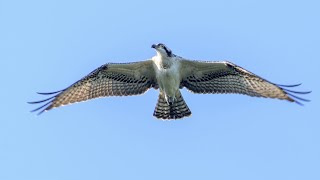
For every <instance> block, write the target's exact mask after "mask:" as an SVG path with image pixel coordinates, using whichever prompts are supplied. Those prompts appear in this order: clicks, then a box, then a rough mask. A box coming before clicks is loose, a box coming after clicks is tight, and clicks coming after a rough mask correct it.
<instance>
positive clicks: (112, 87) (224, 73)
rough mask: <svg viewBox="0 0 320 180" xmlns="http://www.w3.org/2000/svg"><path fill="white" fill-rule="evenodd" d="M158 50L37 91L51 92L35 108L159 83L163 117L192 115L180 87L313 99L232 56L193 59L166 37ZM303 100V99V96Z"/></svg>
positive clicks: (158, 107) (139, 90)
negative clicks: (237, 62) (167, 43)
mask: <svg viewBox="0 0 320 180" xmlns="http://www.w3.org/2000/svg"><path fill="white" fill-rule="evenodd" d="M151 47H152V48H154V49H155V50H156V52H157V54H156V56H154V57H152V58H151V59H149V60H146V61H141V62H133V63H122V64H120V63H109V64H105V65H102V66H101V67H99V68H97V69H96V70H94V71H92V72H91V73H90V74H88V75H87V76H85V77H83V78H82V79H80V80H79V81H77V82H75V83H74V84H72V85H71V86H69V87H68V88H66V89H63V90H61V91H56V92H50V93H38V94H41V95H53V96H52V97H50V98H48V99H45V100H41V101H35V102H29V103H31V104H38V103H45V104H44V105H42V106H41V107H39V108H37V109H35V110H33V111H32V112H34V111H40V112H39V114H41V113H42V112H44V111H48V110H50V109H52V108H56V107H59V106H62V105H67V104H72V103H76V102H81V101H86V100H89V99H94V98H99V97H107V96H130V95H138V94H143V93H145V92H146V91H147V90H148V89H150V88H154V89H159V91H160V93H159V98H158V102H157V105H156V108H155V110H154V113H153V115H154V116H155V117H156V118H158V119H180V118H183V117H187V116H190V115H191V111H190V109H189V107H188V106H187V104H186V102H185V101H184V99H183V97H182V95H181V92H180V89H182V88H183V87H186V88H187V89H188V90H190V91H191V92H193V93H201V94H207V93H212V94H220V93H237V94H244V95H249V96H255V97H264V98H277V99H281V100H288V101H290V102H296V103H298V104H301V102H300V101H309V100H307V99H303V98H301V97H298V96H297V95H296V94H307V93H310V92H311V91H309V92H298V91H292V90H289V89H287V88H291V87H296V86H299V85H300V84H296V85H279V84H274V83H271V82H270V81H267V80H265V79H263V78H261V77H259V76H257V75H255V74H253V73H251V72H249V71H247V70H245V69H243V68H241V67H239V66H237V65H235V64H233V63H231V62H228V61H211V62H203V61H192V60H188V59H185V58H182V57H180V56H176V55H174V54H173V53H172V51H171V50H170V49H169V48H168V47H167V46H165V45H164V44H162V43H159V44H153V45H152V46H151ZM299 100H300V101H299Z"/></svg>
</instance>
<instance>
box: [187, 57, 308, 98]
mask: <svg viewBox="0 0 320 180" xmlns="http://www.w3.org/2000/svg"><path fill="white" fill-rule="evenodd" d="M181 66H182V73H181V75H182V81H181V87H186V88H187V89H189V90H190V91H192V92H194V93H236V94H244V95H249V96H255V97H265V98H277V99H283V100H288V101H291V102H296V103H298V104H301V103H300V102H299V101H298V100H301V101H309V100H307V99H303V98H300V97H298V96H296V94H307V93H310V92H311V91H310V92H297V91H292V90H289V89H285V88H288V87H295V86H299V85H300V84H297V85H278V84H274V83H271V82H270V81H267V80H265V79H263V78H261V77H259V76H257V75H255V74H253V73H251V72H249V71H247V70H245V69H243V68H241V67H239V66H237V65H235V64H232V63H230V62H227V61H221V62H219V61H216V62H200V61H189V60H182V61H181Z"/></svg>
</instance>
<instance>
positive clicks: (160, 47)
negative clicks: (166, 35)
mask: <svg viewBox="0 0 320 180" xmlns="http://www.w3.org/2000/svg"><path fill="white" fill-rule="evenodd" d="M151 48H154V49H155V50H156V51H157V53H158V55H160V56H162V57H172V56H173V54H172V51H171V50H170V49H169V48H168V47H167V46H166V45H164V44H162V43H159V44H153V45H152V46H151Z"/></svg>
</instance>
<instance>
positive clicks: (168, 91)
mask: <svg viewBox="0 0 320 180" xmlns="http://www.w3.org/2000/svg"><path fill="white" fill-rule="evenodd" d="M152 61H153V63H154V70H155V74H156V79H157V82H158V85H159V88H160V91H161V92H164V93H165V98H166V101H167V102H168V103H171V102H172V101H173V100H174V99H175V95H176V93H177V91H179V87H180V82H181V75H180V71H181V66H180V63H181V62H180V58H179V57H177V56H174V57H163V56H162V55H159V54H158V55H157V56H154V57H153V58H152Z"/></svg>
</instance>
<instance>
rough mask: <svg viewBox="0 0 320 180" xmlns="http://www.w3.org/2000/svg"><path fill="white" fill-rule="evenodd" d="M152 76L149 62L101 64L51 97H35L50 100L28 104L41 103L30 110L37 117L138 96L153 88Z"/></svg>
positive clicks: (154, 84)
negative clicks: (102, 99)
mask: <svg viewBox="0 0 320 180" xmlns="http://www.w3.org/2000/svg"><path fill="white" fill-rule="evenodd" d="M154 76H155V73H154V69H153V62H152V61H151V60H147V61H141V62H135V63H122V64H105V65H103V66H101V67H99V68H97V69H96V70H94V71H92V72H91V73H90V74H88V75H87V76H85V77H83V78H82V79H80V80H79V81H77V82H75V83H74V84H72V85H71V86H69V87H68V88H66V89H64V90H61V91H57V92H52V93H38V94H42V95H53V96H52V97H50V98H48V99H45V100H41V101H35V102H29V103H30V104H38V103H45V104H44V105H42V106H41V107H39V108H37V109H35V110H33V111H40V112H39V114H40V113H42V112H44V111H47V110H50V109H52V108H55V107H59V106H62V105H67V104H71V103H76V102H81V101H86V100H89V99H93V98H98V97H106V96H129V95H137V94H142V93H144V92H146V91H147V90H148V89H149V88H151V87H156V86H157V85H156V83H155V77H154Z"/></svg>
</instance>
